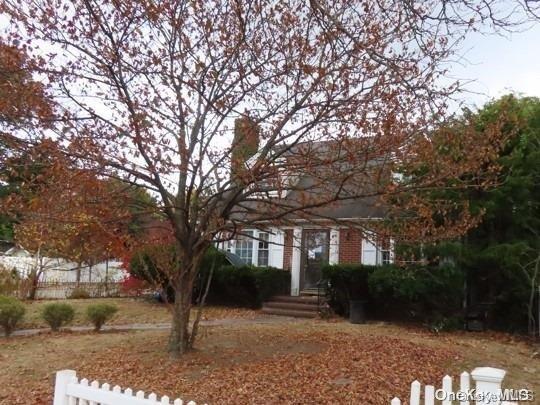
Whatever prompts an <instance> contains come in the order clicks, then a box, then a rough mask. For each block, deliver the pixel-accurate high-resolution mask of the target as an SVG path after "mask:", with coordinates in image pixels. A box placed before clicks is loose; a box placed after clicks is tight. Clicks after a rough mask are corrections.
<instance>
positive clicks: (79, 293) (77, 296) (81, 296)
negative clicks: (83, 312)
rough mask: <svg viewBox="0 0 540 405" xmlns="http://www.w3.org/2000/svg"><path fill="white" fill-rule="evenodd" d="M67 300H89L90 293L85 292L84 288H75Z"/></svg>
mask: <svg viewBox="0 0 540 405" xmlns="http://www.w3.org/2000/svg"><path fill="white" fill-rule="evenodd" d="M68 298H70V299H73V300H86V299H88V298H90V293H89V292H88V291H86V290H85V289H84V288H79V287H77V288H74V289H73V290H72V291H71V293H70V294H69V297H68Z"/></svg>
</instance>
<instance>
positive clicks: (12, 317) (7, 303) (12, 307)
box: [0, 295, 26, 336]
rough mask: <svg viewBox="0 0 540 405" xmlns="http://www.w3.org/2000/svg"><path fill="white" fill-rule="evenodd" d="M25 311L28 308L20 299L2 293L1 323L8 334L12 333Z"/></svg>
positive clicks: (0, 299) (0, 300) (0, 304)
mask: <svg viewBox="0 0 540 405" xmlns="http://www.w3.org/2000/svg"><path fill="white" fill-rule="evenodd" d="M25 312H26V308H24V305H23V304H22V303H21V302H20V301H19V300H17V299H15V298H12V297H5V296H1V295H0V325H1V326H2V328H3V329H4V334H5V335H6V336H9V335H11V333H12V332H13V330H14V329H15V327H16V326H17V323H19V321H20V320H21V319H22V318H23V316H24V313H25Z"/></svg>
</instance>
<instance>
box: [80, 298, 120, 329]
mask: <svg viewBox="0 0 540 405" xmlns="http://www.w3.org/2000/svg"><path fill="white" fill-rule="evenodd" d="M117 312H118V307H117V306H116V305H112V304H94V305H89V306H88V308H86V317H87V318H88V320H89V321H90V322H92V324H93V325H94V330H95V331H96V332H98V331H100V330H101V327H102V326H103V325H104V324H105V322H107V321H109V320H110V319H111V318H112V317H113V316H114V314H116V313H117Z"/></svg>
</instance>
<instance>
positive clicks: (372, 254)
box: [362, 235, 377, 266]
mask: <svg viewBox="0 0 540 405" xmlns="http://www.w3.org/2000/svg"><path fill="white" fill-rule="evenodd" d="M370 237H372V238H373V235H370ZM362 264H367V265H371V266H374V265H376V264H377V246H375V245H374V244H373V243H371V241H370V240H368V239H366V237H365V236H364V237H363V238H362Z"/></svg>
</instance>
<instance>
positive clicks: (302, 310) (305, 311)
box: [262, 294, 323, 318]
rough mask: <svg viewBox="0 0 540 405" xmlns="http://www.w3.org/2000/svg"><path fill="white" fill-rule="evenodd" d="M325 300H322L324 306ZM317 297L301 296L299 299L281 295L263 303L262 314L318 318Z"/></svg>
mask: <svg viewBox="0 0 540 405" xmlns="http://www.w3.org/2000/svg"><path fill="white" fill-rule="evenodd" d="M322 300H323V298H321V304H322ZM318 303H319V299H318V297H317V295H310V294H301V295H300V296H299V297H291V296H288V295H280V296H276V297H272V298H271V299H270V301H267V302H265V303H263V308H262V312H263V313H265V314H270V315H282V316H293V317H296V318H318V317H319V307H318Z"/></svg>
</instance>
